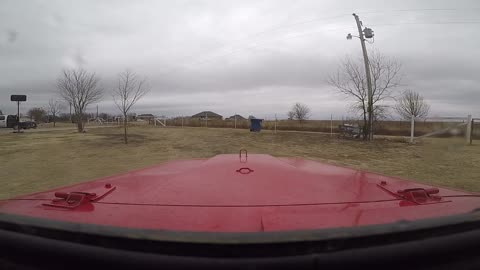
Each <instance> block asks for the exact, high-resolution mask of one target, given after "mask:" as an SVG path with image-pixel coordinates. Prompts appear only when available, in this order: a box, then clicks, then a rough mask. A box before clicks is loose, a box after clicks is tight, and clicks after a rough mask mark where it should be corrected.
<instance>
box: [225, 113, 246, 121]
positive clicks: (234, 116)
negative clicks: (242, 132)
mask: <svg viewBox="0 0 480 270" xmlns="http://www.w3.org/2000/svg"><path fill="white" fill-rule="evenodd" d="M235 118H236V119H237V120H247V118H245V117H243V116H241V115H239V114H235V115H232V116H230V117H228V118H225V120H235Z"/></svg>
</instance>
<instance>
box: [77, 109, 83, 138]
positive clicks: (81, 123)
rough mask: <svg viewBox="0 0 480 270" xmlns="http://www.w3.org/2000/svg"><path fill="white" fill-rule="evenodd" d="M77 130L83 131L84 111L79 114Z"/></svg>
mask: <svg viewBox="0 0 480 270" xmlns="http://www.w3.org/2000/svg"><path fill="white" fill-rule="evenodd" d="M77 130H78V132H79V133H81V132H83V122H82V113H79V114H77Z"/></svg>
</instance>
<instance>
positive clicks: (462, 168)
mask: <svg viewBox="0 0 480 270" xmlns="http://www.w3.org/2000/svg"><path fill="white" fill-rule="evenodd" d="M43 130H44V131H42V128H39V129H37V131H36V132H29V131H26V132H25V133H23V134H12V133H5V134H0V138H1V140H0V181H1V182H0V184H1V189H0V199H6V198H10V197H13V196H16V195H20V194H24V193H31V192H35V191H41V190H47V189H51V188H54V187H58V186H64V185H69V184H73V183H78V182H82V181H86V180H90V179H94V178H97V177H102V176H107V175H111V174H116V173H121V172H126V171H129V170H132V169H137V168H142V167H146V166H150V165H154V164H158V163H161V162H165V161H168V160H174V159H188V158H207V157H212V156H214V155H217V154H223V153H238V150H239V149H241V148H246V149H248V151H249V153H267V154H271V155H274V156H299V157H304V158H307V159H314V160H319V161H324V162H329V163H333V164H340V165H346V166H349V167H353V168H360V169H365V170H368V171H373V172H378V173H383V174H387V175H392V176H400V177H404V178H410V179H415V180H417V181H420V182H425V183H431V184H436V185H441V186H448V187H453V188H458V189H464V190H469V191H477V192H478V191H480V144H479V143H478V141H477V143H476V144H474V145H471V146H466V145H465V144H464V140H463V139H452V138H450V139H447V138H429V139H424V140H423V141H422V142H420V143H417V144H416V145H410V144H407V143H405V142H404V140H402V139H399V138H398V137H396V138H393V137H392V138H383V139H377V140H376V141H375V142H373V143H365V142H360V141H353V140H343V139H337V138H335V137H333V138H332V137H330V136H329V135H325V134H315V133H300V132H279V133H277V134H273V133H272V132H271V131H262V132H261V133H250V132H248V131H247V130H244V129H237V130H234V129H222V128H158V127H157V128H155V127H152V126H144V127H132V128H130V144H128V145H124V144H123V143H122V130H121V129H120V128H115V127H112V128H91V129H89V130H88V132H87V133H84V134H78V133H76V132H75V131H74V130H73V129H72V130H54V129H47V128H45V129H43Z"/></svg>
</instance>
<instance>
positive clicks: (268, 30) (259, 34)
mask: <svg viewBox="0 0 480 270" xmlns="http://www.w3.org/2000/svg"><path fill="white" fill-rule="evenodd" d="M478 9H480V8H427V9H396V10H395V9H394V10H374V11H363V12H361V13H362V14H375V13H388V12H420V11H422V12H424V11H461V10H478ZM349 15H351V14H340V15H336V16H330V17H322V18H316V19H310V20H305V21H299V22H294V23H290V24H283V25H279V26H276V27H272V28H270V29H267V30H264V31H261V32H257V33H254V34H250V35H247V36H246V37H244V38H241V39H237V40H236V41H243V40H247V41H248V40H250V38H251V37H258V36H262V35H265V34H268V33H273V32H278V31H280V30H284V29H288V28H293V27H296V26H298V25H305V24H309V23H314V22H320V21H325V20H330V19H337V18H341V17H346V16H349ZM422 24H423V25H448V24H452V25H453V24H480V21H447V22H405V23H387V24H375V25H371V26H372V27H379V26H380V27H382V26H396V25H422ZM331 30H334V29H328V30H322V31H315V32H310V33H306V34H299V35H294V36H289V37H285V38H280V39H275V40H274V41H279V40H286V39H292V38H297V37H301V36H305V35H310V34H316V33H322V32H326V31H331ZM249 37H250V38H249ZM253 40H254V39H253ZM269 42H272V41H271V40H270V41H266V42H262V43H260V44H254V45H253V46H248V47H247V46H245V47H243V48H239V49H234V50H230V51H227V52H226V53H224V54H221V55H217V56H212V57H208V58H206V59H205V58H204V59H200V60H199V61H194V62H193V63H190V64H188V65H190V66H191V65H199V64H205V63H209V62H212V61H213V60H215V59H218V58H223V57H226V56H230V55H234V54H237V53H239V52H242V51H245V50H251V49H255V48H259V45H263V44H266V43H269ZM234 46H235V45H233V46H232V45H230V46H223V47H221V48H220V51H221V50H223V49H225V48H228V47H234ZM260 48H261V47H260ZM191 58H193V57H191ZM178 68H182V67H176V68H172V69H170V70H169V71H167V72H165V73H164V75H167V74H169V73H171V72H173V71H175V70H177V69H178Z"/></svg>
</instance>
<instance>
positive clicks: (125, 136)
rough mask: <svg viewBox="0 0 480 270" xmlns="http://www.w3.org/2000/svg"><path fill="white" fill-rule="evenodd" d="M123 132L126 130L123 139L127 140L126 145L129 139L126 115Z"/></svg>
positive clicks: (125, 116)
mask: <svg viewBox="0 0 480 270" xmlns="http://www.w3.org/2000/svg"><path fill="white" fill-rule="evenodd" d="M123 130H124V133H123V139H124V140H125V144H128V138H127V115H126V114H125V115H124V118H123Z"/></svg>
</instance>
